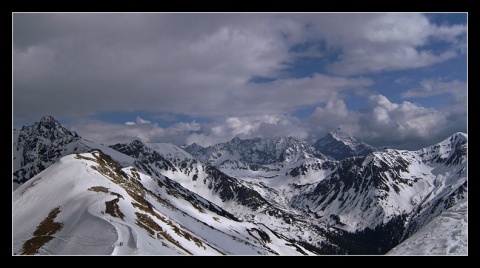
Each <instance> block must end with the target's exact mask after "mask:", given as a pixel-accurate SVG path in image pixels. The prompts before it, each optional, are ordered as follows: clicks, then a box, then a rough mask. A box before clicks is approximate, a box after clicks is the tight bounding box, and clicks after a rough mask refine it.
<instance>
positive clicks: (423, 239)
mask: <svg viewBox="0 0 480 268" xmlns="http://www.w3.org/2000/svg"><path fill="white" fill-rule="evenodd" d="M467 210H468V199H467V198H465V199H464V200H462V201H460V203H458V204H456V205H454V206H453V207H451V208H449V209H448V210H446V211H444V212H442V213H441V214H440V215H439V216H437V217H436V218H435V219H433V220H432V221H431V222H429V223H428V224H427V225H425V226H424V227H423V228H421V229H420V230H418V231H417V232H416V233H415V234H413V235H412V236H411V237H409V238H408V239H407V240H405V241H403V242H402V243H401V244H400V245H398V246H396V247H394V248H393V249H392V250H390V251H389V252H388V253H387V255H468V211H467Z"/></svg>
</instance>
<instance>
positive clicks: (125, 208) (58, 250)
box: [12, 151, 313, 255]
mask: <svg viewBox="0 0 480 268" xmlns="http://www.w3.org/2000/svg"><path fill="white" fill-rule="evenodd" d="M167 184H168V179H166V178H163V181H160V180H155V179H152V178H151V177H150V176H147V175H144V174H142V173H140V172H138V171H136V169H135V168H132V167H126V168H122V167H121V166H120V165H119V164H118V163H117V162H115V161H113V160H112V159H111V158H110V157H109V156H107V155H105V154H103V153H102V152H100V151H93V152H91V153H84V154H72V155H68V156H65V157H63V158H61V159H60V160H59V161H57V162H56V163H55V164H53V165H51V166H50V167H48V168H47V169H45V170H44V171H43V172H41V173H39V174H37V175H36V176H35V177H33V178H32V179H31V180H29V181H28V182H26V183H24V184H22V185H21V186H20V187H19V188H18V189H17V190H15V191H14V192H13V196H12V199H13V202H12V207H13V213H12V220H13V223H14V225H13V230H12V231H13V254H25V252H27V250H26V249H30V250H31V248H32V244H34V243H33V242H32V241H35V240H34V239H35V236H36V235H35V234H36V233H37V232H38V229H39V228H40V226H41V225H42V223H44V222H45V220H46V218H47V216H48V215H50V214H51V212H52V211H54V210H55V209H56V208H58V209H59V211H60V212H59V213H58V215H56V217H55V218H54V222H56V223H58V224H60V225H61V226H62V227H61V228H60V230H56V231H55V232H51V233H49V234H48V235H49V236H51V237H52V240H50V241H47V242H46V243H45V244H43V245H41V246H40V247H39V248H38V249H37V252H36V253H35V254H42V255H43V254H48V255H49V254H55V255H57V254H61V255H62V254H65V255H76V254H81V255H85V254H94V255H103V254H106V255H109V254H112V255H125V254H139V255H149V254H155V255H178V254H188V255H225V254H241V255H274V254H281V255H298V254H313V253H311V252H310V251H308V250H306V249H304V248H302V247H301V246H299V245H296V244H294V243H292V242H290V241H288V240H286V239H284V237H282V236H281V235H279V234H277V233H274V232H273V231H271V230H270V229H268V228H267V227H265V226H264V225H262V224H255V223H252V222H242V221H239V220H238V219H236V218H234V217H233V216H232V215H231V214H228V213H227V212H225V211H223V210H222V209H221V208H219V207H216V206H215V205H213V204H211V203H209V202H208V201H206V200H205V199H203V198H201V197H199V196H195V195H194V194H193V193H190V194H191V195H192V196H191V197H190V198H182V195H181V193H182V191H183V192H185V191H187V190H186V189H184V188H181V187H180V188H178V189H177V188H175V187H177V186H178V185H176V184H172V185H173V186H172V185H167ZM49 213H50V214H49Z"/></svg>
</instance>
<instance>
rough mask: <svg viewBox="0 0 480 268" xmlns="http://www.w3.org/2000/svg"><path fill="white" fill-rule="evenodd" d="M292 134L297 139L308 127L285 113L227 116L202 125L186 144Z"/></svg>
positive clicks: (302, 136)
mask: <svg viewBox="0 0 480 268" xmlns="http://www.w3.org/2000/svg"><path fill="white" fill-rule="evenodd" d="M278 136H294V137H297V138H299V139H305V138H307V137H308V128H307V127H306V126H304V125H303V124H302V123H301V122H300V120H298V118H295V117H291V116H285V115H278V114H277V115H275V114H274V115H261V116H243V117H227V118H225V120H222V121H218V122H214V123H212V124H209V125H205V126H203V127H202V132H200V133H193V134H191V135H189V136H188V137H187V139H186V144H192V143H194V142H195V143H197V144H200V145H202V146H210V145H214V144H216V143H220V142H226V141H229V140H231V139H233V138H234V137H239V138H241V139H249V138H255V137H278Z"/></svg>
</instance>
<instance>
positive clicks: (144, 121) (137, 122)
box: [125, 116, 152, 126]
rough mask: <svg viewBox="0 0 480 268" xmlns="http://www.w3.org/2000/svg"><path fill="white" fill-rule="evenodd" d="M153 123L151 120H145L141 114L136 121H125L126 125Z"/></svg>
mask: <svg viewBox="0 0 480 268" xmlns="http://www.w3.org/2000/svg"><path fill="white" fill-rule="evenodd" d="M151 123H152V122H151V121H148V120H145V119H143V118H141V117H140V116H137V121H136V122H131V121H128V122H125V125H127V126H133V125H138V124H151Z"/></svg>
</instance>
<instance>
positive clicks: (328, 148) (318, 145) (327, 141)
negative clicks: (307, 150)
mask: <svg viewBox="0 0 480 268" xmlns="http://www.w3.org/2000/svg"><path fill="white" fill-rule="evenodd" d="M313 147H314V148H315V149H317V150H318V151H320V152H321V153H323V154H324V155H327V156H330V157H332V158H334V159H336V160H342V159H345V158H347V157H352V156H366V155H368V154H369V153H372V152H374V151H376V150H375V148H373V147H372V146H370V145H368V144H366V143H364V142H361V141H358V140H357V139H355V138H353V137H350V136H349V135H348V134H346V133H345V132H343V131H342V130H341V129H340V128H337V129H336V130H334V131H331V132H329V133H328V134H327V135H325V137H323V138H321V139H319V140H317V141H316V142H315V143H314V144H313Z"/></svg>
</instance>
